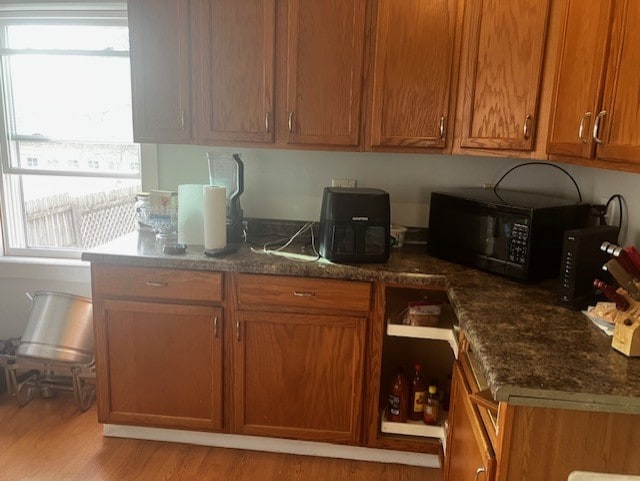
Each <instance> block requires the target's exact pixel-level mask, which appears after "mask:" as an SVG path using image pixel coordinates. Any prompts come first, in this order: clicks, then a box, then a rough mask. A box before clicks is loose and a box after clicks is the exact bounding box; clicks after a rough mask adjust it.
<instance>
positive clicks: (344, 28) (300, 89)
mask: <svg viewBox="0 0 640 481" xmlns="http://www.w3.org/2000/svg"><path fill="white" fill-rule="evenodd" d="M364 18H365V1H364V0H323V1H317V2H307V1H302V0H290V1H289V14H288V28H289V36H288V43H289V45H288V58H287V115H288V116H289V118H288V127H289V134H288V142H290V143H303V144H330V145H357V144H358V141H359V124H360V97H361V93H362V58H363V48H364V47H363V42H364Z"/></svg>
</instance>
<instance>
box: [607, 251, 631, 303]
mask: <svg viewBox="0 0 640 481" xmlns="http://www.w3.org/2000/svg"><path fill="white" fill-rule="evenodd" d="M603 268H606V270H607V271H609V272H610V273H611V275H612V276H613V277H614V279H615V280H616V281H617V282H618V284H620V286H621V287H622V288H623V289H625V290H626V291H627V293H628V294H629V295H630V296H631V297H632V298H634V299H635V300H636V301H637V300H640V290H639V289H638V286H636V284H635V282H633V278H632V277H631V274H629V273H628V272H627V271H625V270H624V268H623V267H622V266H621V265H620V264H619V263H618V260H617V259H611V260H610V261H608V262H607V263H606V264H605V265H604V267H603Z"/></svg>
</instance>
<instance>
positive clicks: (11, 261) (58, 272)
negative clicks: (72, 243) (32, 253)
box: [0, 256, 91, 283]
mask: <svg viewBox="0 0 640 481" xmlns="http://www.w3.org/2000/svg"><path fill="white" fill-rule="evenodd" d="M89 266H90V263H89V262H87V261H82V260H80V259H56V258H51V257H26V256H0V279H41V280H60V281H68V282H82V283H84V282H91V273H90V269H89Z"/></svg>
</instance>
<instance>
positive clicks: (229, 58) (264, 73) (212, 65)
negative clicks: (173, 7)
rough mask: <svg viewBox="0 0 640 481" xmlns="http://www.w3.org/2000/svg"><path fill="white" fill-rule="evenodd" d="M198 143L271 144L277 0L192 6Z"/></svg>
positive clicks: (207, 0) (206, 1)
mask: <svg viewBox="0 0 640 481" xmlns="http://www.w3.org/2000/svg"><path fill="white" fill-rule="evenodd" d="M192 19H193V20H192V26H193V29H192V30H193V37H192V38H193V67H194V68H193V75H194V78H193V81H194V91H195V92H194V100H195V101H194V109H195V111H196V119H197V120H196V125H195V130H196V138H197V139H198V140H199V141H203V142H215V141H258V142H271V141H273V107H272V105H273V79H274V77H273V75H274V73H273V65H274V41H275V0H243V1H237V0H195V1H193V2H192Z"/></svg>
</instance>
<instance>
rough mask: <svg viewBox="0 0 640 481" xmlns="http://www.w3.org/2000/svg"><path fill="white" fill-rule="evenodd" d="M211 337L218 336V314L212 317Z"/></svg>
mask: <svg viewBox="0 0 640 481" xmlns="http://www.w3.org/2000/svg"><path fill="white" fill-rule="evenodd" d="M213 337H218V316H216V317H214V318H213Z"/></svg>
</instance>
